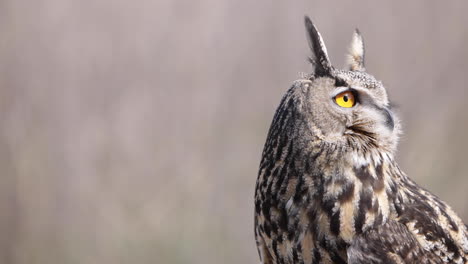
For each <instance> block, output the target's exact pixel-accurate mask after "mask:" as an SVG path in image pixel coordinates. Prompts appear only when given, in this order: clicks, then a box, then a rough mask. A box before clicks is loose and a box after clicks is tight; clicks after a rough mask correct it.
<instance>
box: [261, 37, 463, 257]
mask: <svg viewBox="0 0 468 264" xmlns="http://www.w3.org/2000/svg"><path fill="white" fill-rule="evenodd" d="M355 42H356V41H355ZM313 44H314V40H312V45H313ZM325 52H326V51H325ZM325 54H326V53H325ZM321 59H323V58H318V59H316V61H320V60H321ZM325 59H328V56H327V58H325ZM357 68H363V67H357ZM323 72H324V71H323V69H322V71H320V73H321V74H323ZM337 83H338V84H339V85H337ZM342 83H344V84H345V85H346V86H359V87H361V88H363V89H367V90H364V91H365V92H369V93H370V92H372V93H373V95H374V94H375V98H379V100H380V101H384V102H380V103H381V104H380V103H379V102H376V99H375V98H373V99H372V100H371V99H369V101H372V103H373V104H375V105H377V104H379V106H378V107H377V106H375V107H374V108H375V109H380V107H381V108H385V107H387V105H388V104H389V102H388V99H387V97H386V93H385V89H384V88H383V86H382V84H381V82H379V81H377V80H376V79H375V78H374V77H373V76H371V75H369V74H367V73H364V72H360V71H346V70H335V69H334V68H330V69H328V70H327V71H326V76H319V75H317V74H312V75H311V76H310V78H308V79H301V80H297V81H295V82H294V83H293V85H292V87H291V88H290V89H289V90H288V91H287V93H286V94H285V95H284V97H283V98H282V100H281V103H280V105H279V107H278V109H277V110H276V113H275V115H274V118H273V121H272V124H271V127H270V130H269V133H268V137H267V140H266V143H265V147H264V150H263V153H262V159H261V163H260V169H259V174H258V179H257V184H256V188H255V237H256V242H257V247H258V250H259V254H260V258H261V261H262V263H285V264H290V263H291V264H292V263H317V264H318V263H324V264H326V263H421V264H425V263H467V255H468V238H467V237H468V231H467V226H466V225H465V224H464V223H463V222H462V220H461V219H460V218H459V217H458V216H457V214H456V213H455V212H454V211H453V210H452V209H451V208H450V206H449V205H447V204H446V203H445V202H443V201H442V200H440V199H439V198H437V197H436V196H434V195H433V194H431V193H430V192H429V191H427V190H425V189H423V188H421V187H419V186H418V185H417V184H416V183H415V182H414V181H412V180H411V179H410V178H409V177H408V176H407V175H405V174H404V173H403V172H402V171H401V170H400V168H399V167H398V165H397V163H396V162H395V158H394V150H395V148H396V142H397V138H396V137H397V136H395V138H392V137H390V136H388V137H382V136H381V135H380V132H379V131H381V130H382V129H381V128H378V129H377V128H376V127H377V126H375V124H371V123H372V122H371V123H369V122H367V121H366V122H358V121H356V120H360V119H359V118H360V116H359V112H358V113H353V114H349V115H350V117H349V118H352V119H353V122H354V123H353V124H351V125H348V126H346V130H344V132H342V133H341V132H340V133H341V134H338V135H336V133H334V134H333V135H331V134H330V133H328V132H327V129H326V126H324V125H322V124H321V122H323V121H322V119H320V118H317V117H320V116H321V114H322V112H320V113H319V114H317V113H316V112H317V108H314V104H311V103H310V98H311V97H313V95H312V94H313V93H314V92H316V91H317V90H318V89H319V88H318V87H321V86H330V88H329V89H330V90H333V89H336V87H334V86H343V84H342ZM372 89H375V91H372ZM374 101H375V103H374ZM374 108H369V109H374ZM333 111H334V110H333ZM369 111H371V110H369ZM372 111H374V110H372ZM379 111H380V110H379ZM380 112H382V111H380ZM380 112H376V113H380ZM324 113H325V112H324ZM333 113H334V112H333ZM331 118H335V116H332V117H331ZM336 118H337V120H341V119H340V117H339V116H338V117H336ZM343 120H344V119H343ZM340 122H341V121H340ZM343 122H345V121H343ZM376 122H379V121H376ZM331 127H334V126H331ZM370 127H371V128H370ZM385 129H386V128H385ZM392 129H397V128H396V127H395V128H393V124H392V127H391V128H388V130H389V131H393V130H392ZM339 131H341V130H339ZM396 134H397V133H394V134H391V135H396Z"/></svg>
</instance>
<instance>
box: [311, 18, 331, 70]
mask: <svg viewBox="0 0 468 264" xmlns="http://www.w3.org/2000/svg"><path fill="white" fill-rule="evenodd" d="M304 22H305V27H306V30H307V40H308V41H309V47H310V49H311V51H312V56H311V57H310V62H311V63H312V64H313V65H314V66H315V74H316V75H318V76H323V75H327V74H329V73H330V70H331V67H332V66H331V63H330V59H329V58H328V53H327V48H326V47H325V43H324V42H323V39H322V36H321V35H320V33H319V32H318V30H317V28H316V27H315V25H314V24H313V23H312V21H311V20H310V18H309V17H308V16H305V18H304Z"/></svg>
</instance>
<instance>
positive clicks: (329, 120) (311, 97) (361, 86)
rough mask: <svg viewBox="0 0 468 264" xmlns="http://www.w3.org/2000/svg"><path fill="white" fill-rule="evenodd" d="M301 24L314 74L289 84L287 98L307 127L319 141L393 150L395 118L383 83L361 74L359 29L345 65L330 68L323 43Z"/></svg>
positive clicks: (311, 27)
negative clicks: (290, 89)
mask: <svg viewBox="0 0 468 264" xmlns="http://www.w3.org/2000/svg"><path fill="white" fill-rule="evenodd" d="M305 26H306V30H307V37H308V41H309V46H310V49H311V51H312V55H311V57H310V62H311V63H312V65H313V69H314V70H313V73H312V74H311V75H310V76H308V78H307V79H306V80H299V81H297V82H296V83H295V84H294V85H293V88H292V90H294V87H296V89H295V91H292V94H293V95H292V96H293V97H296V99H298V100H296V101H297V102H300V103H299V104H300V106H299V108H300V109H298V110H300V112H301V113H302V114H303V115H302V116H303V117H304V118H305V119H306V120H307V122H306V123H308V124H309V125H310V126H309V129H311V130H313V134H314V136H315V137H318V138H320V140H321V141H323V142H327V143H330V144H334V145H339V146H343V147H345V148H348V149H349V148H352V149H355V150H364V151H367V150H369V149H376V148H378V149H381V150H385V151H387V152H393V151H394V150H395V148H396V144H397V141H398V135H399V130H400V128H399V122H398V119H397V117H396V115H395V114H394V113H393V111H392V109H391V107H390V103H389V100H388V97H387V92H386V90H385V88H384V86H383V85H382V83H381V82H380V81H378V80H376V79H375V78H374V77H373V76H372V75H370V74H369V73H367V72H366V69H365V67H364V43H363V38H362V36H361V34H360V33H359V31H358V30H356V31H355V32H354V34H353V36H352V40H351V45H350V48H349V54H348V60H347V67H346V69H336V68H335V67H333V66H332V64H331V62H330V59H329V57H328V54H327V49H326V47H325V43H324V41H323V39H322V37H321V35H320V33H319V32H318V31H317V28H316V27H315V26H314V24H313V23H312V22H311V20H310V19H309V18H308V17H305Z"/></svg>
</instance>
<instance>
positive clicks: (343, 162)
mask: <svg viewBox="0 0 468 264" xmlns="http://www.w3.org/2000/svg"><path fill="white" fill-rule="evenodd" d="M320 149H322V151H320V154H319V155H317V156H316V157H315V160H313V161H311V162H312V164H313V165H312V166H311V167H313V169H312V173H311V176H310V179H311V180H312V181H313V182H314V184H313V185H312V186H313V187H311V189H310V191H311V193H313V196H314V203H315V206H316V207H317V208H318V210H317V213H318V214H319V215H320V216H321V217H317V221H319V225H318V226H320V227H321V229H322V230H321V233H322V234H325V235H328V236H330V237H337V238H341V239H342V240H343V241H345V242H350V241H351V240H352V238H353V237H354V236H355V235H359V234H361V233H362V232H365V231H366V230H367V229H369V228H372V227H373V226H376V225H380V224H383V223H385V222H386V221H387V219H388V218H389V217H390V216H391V215H392V214H394V213H395V206H394V204H395V198H396V197H395V196H396V194H397V193H398V190H397V188H398V187H397V186H398V181H399V180H400V179H401V178H402V177H405V176H404V174H403V173H402V172H401V171H400V169H399V168H398V166H397V164H396V163H395V162H394V159H393V155H391V154H390V153H385V152H379V151H377V150H375V151H374V150H372V149H367V150H366V151H365V152H363V151H358V150H353V151H349V150H347V149H339V148H337V147H335V149H334V150H333V147H332V148H331V149H332V150H333V152H330V145H328V146H326V145H325V146H322V147H321V148H320ZM330 153H333V154H330ZM306 156H307V155H306ZM306 177H308V176H307V175H306ZM324 216H325V217H324ZM321 222H322V223H321Z"/></svg>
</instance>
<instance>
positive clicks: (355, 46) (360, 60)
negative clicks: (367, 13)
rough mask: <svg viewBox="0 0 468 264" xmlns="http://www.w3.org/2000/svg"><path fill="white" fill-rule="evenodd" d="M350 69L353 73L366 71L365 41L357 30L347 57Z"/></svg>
mask: <svg viewBox="0 0 468 264" xmlns="http://www.w3.org/2000/svg"><path fill="white" fill-rule="evenodd" d="M347 62H348V67H349V69H350V70H351V71H365V70H366V69H365V67H364V40H363V38H362V36H361V33H360V32H359V29H357V28H356V30H355V31H354V34H353V38H352V40H351V45H350V46H349V51H348V56H347Z"/></svg>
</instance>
